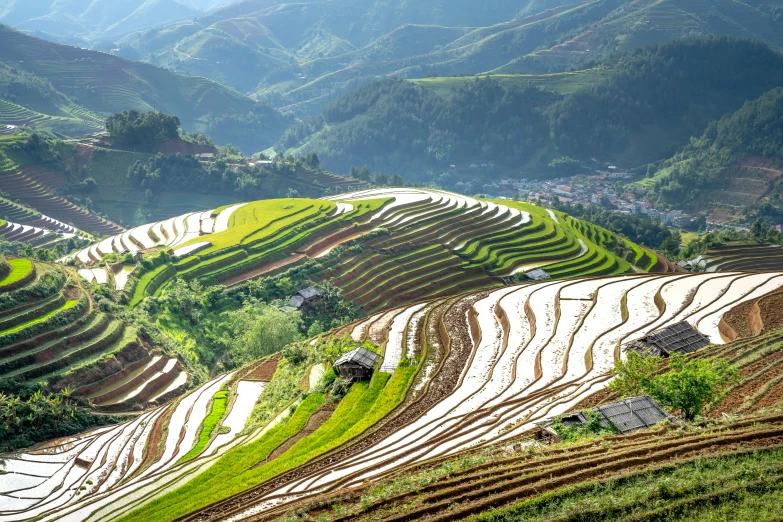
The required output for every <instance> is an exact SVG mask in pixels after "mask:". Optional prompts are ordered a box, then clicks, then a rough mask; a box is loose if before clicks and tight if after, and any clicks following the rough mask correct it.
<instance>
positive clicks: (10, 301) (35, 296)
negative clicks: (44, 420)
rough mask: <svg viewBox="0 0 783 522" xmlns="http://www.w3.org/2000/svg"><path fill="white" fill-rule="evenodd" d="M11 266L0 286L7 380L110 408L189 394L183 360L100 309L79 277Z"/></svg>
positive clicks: (0, 369) (0, 358)
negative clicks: (158, 350)
mask: <svg viewBox="0 0 783 522" xmlns="http://www.w3.org/2000/svg"><path fill="white" fill-rule="evenodd" d="M8 264H9V266H10V271H8V273H7V274H6V275H5V276H4V277H3V278H2V280H0V379H12V380H16V381H47V382H49V383H51V384H52V385H53V386H54V387H55V388H57V389H61V388H63V387H66V386H70V387H72V388H75V394H76V395H77V396H81V397H85V398H89V399H91V400H92V401H93V403H94V404H95V405H96V406H98V407H99V408H104V409H109V410H127V409H130V408H131V407H132V406H134V405H135V404H146V403H148V402H150V401H154V400H155V399H157V398H158V397H160V396H162V395H163V394H164V393H169V395H171V393H170V392H172V391H174V390H175V389H177V391H182V390H183V389H184V384H185V379H186V377H187V375H186V374H185V373H184V371H183V370H182V368H181V366H180V365H179V363H178V362H177V360H176V359H167V358H164V357H162V356H161V355H158V354H155V353H150V352H149V349H148V347H147V346H146V345H145V344H143V343H142V342H141V341H140V340H139V339H138V337H137V332H136V331H135V330H134V329H133V328H132V327H129V326H126V324H125V323H124V322H122V321H119V320H116V319H113V318H112V317H111V316H109V315H107V314H106V313H103V312H101V311H100V310H98V309H97V308H96V307H95V306H94V305H93V302H92V298H91V297H90V295H89V293H88V292H86V291H85V290H84V289H83V288H82V287H81V285H80V284H79V281H78V277H77V276H76V274H75V273H74V272H72V271H70V270H68V269H63V268H62V267H58V266H51V265H46V264H41V263H34V262H31V261H30V260H28V259H22V258H19V259H11V260H10V261H9V262H8ZM178 379H179V381H177V380H178ZM174 382H179V384H178V385H177V387H175V388H172V387H171V385H172V383H174Z"/></svg>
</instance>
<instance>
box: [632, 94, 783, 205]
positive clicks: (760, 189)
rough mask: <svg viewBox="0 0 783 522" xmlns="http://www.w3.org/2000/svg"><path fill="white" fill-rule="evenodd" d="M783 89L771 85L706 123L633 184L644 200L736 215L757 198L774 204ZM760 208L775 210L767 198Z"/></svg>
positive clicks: (780, 168) (781, 149)
mask: <svg viewBox="0 0 783 522" xmlns="http://www.w3.org/2000/svg"><path fill="white" fill-rule="evenodd" d="M781 112H783V89H781V88H775V89H772V90H770V91H768V92H766V93H764V94H763V95H762V96H760V97H759V98H757V99H755V100H752V101H748V102H746V103H745V104H744V105H743V106H742V108H740V109H739V110H737V111H736V112H733V113H731V114H727V115H726V116H724V117H722V118H721V119H719V120H717V121H714V122H712V123H710V125H709V126H708V127H707V128H706V130H705V131H704V133H703V134H702V135H701V136H700V137H699V138H698V139H695V138H694V139H693V140H691V143H690V144H689V145H688V146H686V147H684V148H683V149H682V150H681V151H680V152H679V153H677V154H676V155H674V156H673V157H671V158H670V159H668V160H666V161H665V162H662V165H661V166H660V168H659V169H658V170H656V171H654V174H653V176H652V177H650V178H647V179H645V180H643V181H641V182H639V183H637V184H635V185H634V187H635V188H637V190H640V191H643V192H645V193H646V195H647V197H648V198H649V199H650V200H657V201H658V202H660V203H662V204H672V205H679V206H687V207H690V208H691V209H693V210H696V211H699V210H712V209H714V208H716V207H721V208H723V209H725V210H727V211H728V212H729V213H730V214H737V215H738V216H741V215H742V214H743V213H744V212H746V211H747V207H754V206H757V205H758V204H759V203H761V202H762V200H763V199H765V200H771V201H773V203H775V204H776V205H777V202H778V200H779V198H780V192H781V190H780V187H779V183H778V182H779V180H780V176H781V173H782V172H783V163H782V162H781V158H783V123H781V121H780V114H781ZM765 212H767V213H769V214H770V217H772V218H774V217H775V215H776V213H777V210H776V209H775V208H770V207H769V203H767V209H766V210H765Z"/></svg>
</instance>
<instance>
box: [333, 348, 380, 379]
mask: <svg viewBox="0 0 783 522" xmlns="http://www.w3.org/2000/svg"><path fill="white" fill-rule="evenodd" d="M380 358H381V356H380V355H378V354H377V353H375V352H371V351H370V350H368V349H366V348H356V349H355V350H351V351H350V352H348V353H344V354H343V355H341V356H340V358H339V359H337V361H335V363H334V368H335V370H336V371H337V374H338V375H339V376H340V377H342V378H344V379H350V380H352V381H362V380H367V379H369V378H370V377H372V372H373V368H374V367H375V363H376V362H377V361H378V359H380Z"/></svg>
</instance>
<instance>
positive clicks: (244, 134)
mask: <svg viewBox="0 0 783 522" xmlns="http://www.w3.org/2000/svg"><path fill="white" fill-rule="evenodd" d="M0 62H1V63H2V64H3V65H2V66H0V124H3V125H4V126H5V125H28V124H29V125H34V126H36V125H37V126H42V127H44V128H51V129H52V130H55V131H59V132H63V133H67V134H73V133H78V132H86V131H89V130H95V129H100V128H101V127H102V121H101V120H102V119H103V117H105V116H107V115H108V114H111V113H114V112H121V111H123V110H127V109H138V110H141V111H147V110H159V111H164V112H167V113H170V114H177V115H178V116H179V117H180V119H181V121H182V125H183V127H184V128H186V129H189V130H191V131H198V132H206V133H208V134H209V135H210V136H211V137H212V138H213V139H214V140H215V141H216V142H217V143H220V144H225V143H229V142H230V143H233V144H235V145H237V146H239V147H241V148H243V149H244V150H246V151H247V152H248V153H253V152H256V151H258V150H262V149H264V148H266V147H267V146H269V145H270V144H271V143H273V142H274V140H275V139H276V138H277V136H279V134H280V132H281V131H282V129H283V128H284V127H285V126H286V125H287V124H288V123H289V121H290V120H289V119H287V118H286V117H283V116H282V115H280V113H278V112H277V111H276V110H274V109H272V108H270V107H268V106H265V105H262V104H260V103H257V102H255V101H253V100H251V99H250V98H247V97H246V96H244V95H242V94H240V93H238V92H236V91H234V90H232V89H229V88H226V87H224V86H222V85H220V84H218V83H216V82H214V81H211V80H208V79H206V78H202V77H196V76H181V75H177V74H174V73H171V72H169V71H167V70H164V69H161V68H158V67H154V66H152V65H148V64H143V63H137V62H131V61H128V60H124V59H122V58H118V57H116V56H112V55H109V54H106V53H101V52H95V51H89V50H84V49H79V48H76V47H70V46H65V45H59V44H54V43H51V42H48V41H45V40H41V39H38V38H34V37H32V36H27V35H25V34H23V33H20V32H18V31H16V30H13V29H11V28H10V27H7V26H0Z"/></svg>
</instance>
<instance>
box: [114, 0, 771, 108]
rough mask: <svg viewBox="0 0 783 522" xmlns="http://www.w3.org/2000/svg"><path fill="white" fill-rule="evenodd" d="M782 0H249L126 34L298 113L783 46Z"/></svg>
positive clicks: (146, 52)
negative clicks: (627, 55) (668, 47)
mask: <svg viewBox="0 0 783 522" xmlns="http://www.w3.org/2000/svg"><path fill="white" fill-rule="evenodd" d="M780 9H781V3H780V0H756V1H754V2H735V1H732V0H695V1H694V0H656V1H645V2H628V1H625V0H595V1H582V2H566V1H562V0H556V1H548V2H542V1H538V0H526V1H524V2H508V1H500V2H491V3H483V2H473V3H470V2H463V1H455V0H452V1H450V2H448V8H444V6H443V5H441V3H440V2H435V1H433V0H427V1H422V2H417V3H416V5H415V6H413V5H411V4H403V5H392V4H387V3H384V2H379V1H371V2H368V1H363V0H362V1H360V0H339V1H338V2H329V3H321V2H315V3H308V4H297V3H283V2H279V3H275V4H274V5H268V4H267V3H266V2H258V1H252V0H250V1H245V2H239V3H237V4H235V5H231V6H229V7H226V8H224V9H220V10H217V11H215V12H212V13H209V14H207V15H205V16H203V17H200V18H196V19H195V20H188V21H183V22H179V23H176V24H170V25H168V26H165V27H162V28H155V29H152V30H150V31H148V32H147V33H144V34H137V35H131V36H129V37H127V38H125V39H124V40H123V41H122V43H123V45H127V46H128V47H129V48H133V49H134V50H136V51H138V52H139V53H140V56H142V57H143V59H144V60H147V61H149V62H151V63H154V64H159V65H162V66H165V67H168V68H171V69H172V70H174V71H179V72H189V73H195V72H196V71H198V74H203V75H205V76H207V77H209V78H212V79H215V80H217V81H220V82H223V83H225V84H226V85H230V86H232V87H234V88H236V89H239V90H240V91H242V92H253V93H254V94H255V95H257V96H258V97H259V98H261V99H268V100H270V101H272V102H273V103H274V104H275V105H276V106H278V107H285V109H286V110H287V111H290V112H294V113H297V114H302V115H312V114H314V113H317V111H318V110H320V109H321V108H322V107H323V106H324V105H325V104H326V103H327V102H328V101H329V100H331V99H333V98H334V97H335V96H337V95H339V94H341V93H344V92H346V91H348V90H350V89H353V88H355V87H356V86H357V85H358V84H360V83H365V82H367V81H369V80H372V79H376V78H378V77H383V76H392V75H393V76H395V77H403V78H424V77H427V76H431V75H437V76H450V75H458V74H507V73H535V74H542V73H550V72H562V71H566V70H569V69H571V68H582V67H583V66H584V64H586V63H591V62H595V61H598V60H602V59H605V58H606V57H608V56H610V55H612V54H614V53H618V52H628V51H631V50H633V49H636V48H639V47H642V46H645V45H651V44H658V43H663V42H667V41H671V40H675V39H678V38H683V37H688V36H709V35H729V36H736V37H752V38H756V39H758V40H760V41H762V42H764V43H766V44H768V45H769V46H771V47H773V48H783V36H781V33H780V31H779V29H778V22H779V17H780Z"/></svg>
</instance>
